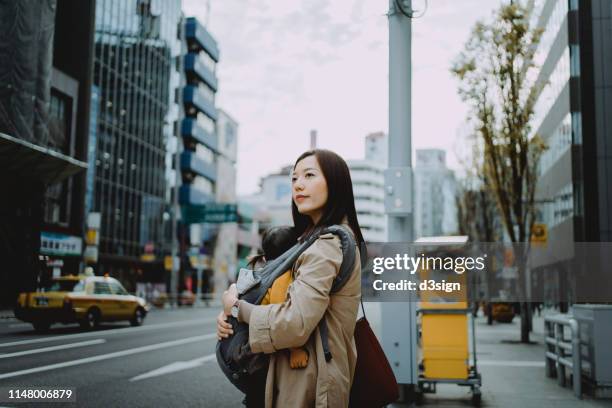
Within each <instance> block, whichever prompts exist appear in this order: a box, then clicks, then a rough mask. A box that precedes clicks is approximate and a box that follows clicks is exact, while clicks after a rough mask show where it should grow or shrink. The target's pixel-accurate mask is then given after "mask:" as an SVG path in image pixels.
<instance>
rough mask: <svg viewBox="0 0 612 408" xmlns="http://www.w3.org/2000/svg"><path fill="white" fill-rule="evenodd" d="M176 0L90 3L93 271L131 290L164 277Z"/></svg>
mask: <svg viewBox="0 0 612 408" xmlns="http://www.w3.org/2000/svg"><path fill="white" fill-rule="evenodd" d="M180 13H181V1H180V0H170V1H164V2H154V1H151V0H131V1H125V0H98V1H97V2H96V14H95V15H96V18H95V39H94V68H93V73H94V76H93V82H94V86H95V87H96V91H97V93H98V94H99V111H98V115H97V118H95V126H92V133H91V134H90V137H91V138H94V139H95V142H94V143H95V146H96V150H95V163H91V166H92V171H93V172H94V187H93V196H92V197H91V203H92V204H91V211H92V212H94V213H100V214H101V226H100V242H99V258H98V262H97V267H96V273H109V274H111V275H113V276H115V277H117V278H119V279H120V280H121V281H122V282H123V283H124V284H125V285H126V287H127V288H128V290H133V289H134V287H135V282H136V280H141V279H145V280H147V281H155V280H161V279H164V270H163V261H162V260H163V254H164V246H163V244H164V233H163V232H164V222H165V221H166V219H167V217H164V212H165V211H166V209H167V204H166V190H167V186H166V176H165V159H166V141H167V140H168V139H170V138H171V137H172V131H173V125H174V122H175V121H176V120H177V118H178V109H177V108H176V106H175V88H176V87H177V86H178V80H179V73H178V71H177V69H176V63H175V62H176V58H177V57H178V56H179V54H180V41H179V40H178V32H177V30H178V27H179V22H180V19H181V14H180Z"/></svg>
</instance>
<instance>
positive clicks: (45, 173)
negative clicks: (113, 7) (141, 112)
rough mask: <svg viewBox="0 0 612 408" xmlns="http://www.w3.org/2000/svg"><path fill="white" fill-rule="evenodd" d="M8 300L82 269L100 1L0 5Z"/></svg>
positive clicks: (3, 300)
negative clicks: (96, 6)
mask: <svg viewBox="0 0 612 408" xmlns="http://www.w3.org/2000/svg"><path fill="white" fill-rule="evenodd" d="M0 9H1V12H0V16H1V17H0V20H1V21H0V38H2V42H1V43H0V186H2V192H3V194H2V196H3V198H2V200H0V258H1V259H2V267H1V268H0V306H8V307H11V306H13V304H14V301H15V298H16V296H17V294H18V293H19V292H21V291H30V290H33V289H35V288H36V287H37V286H40V285H45V284H46V283H48V282H49V279H50V278H51V277H53V276H58V275H61V274H67V273H78V272H79V271H80V268H81V255H82V244H83V243H82V236H83V228H84V225H83V219H84V211H85V209H84V202H85V187H86V184H85V183H86V169H87V148H88V132H89V129H88V126H89V115H90V93H91V89H92V86H91V81H92V79H91V72H92V41H93V27H94V2H93V1H92V0H83V1H76V0H57V1H55V0H53V1H47V2H39V1H30V0H24V1H21V2H20V6H19V7H17V6H16V4H15V3H14V2H4V3H3V4H2V5H0Z"/></svg>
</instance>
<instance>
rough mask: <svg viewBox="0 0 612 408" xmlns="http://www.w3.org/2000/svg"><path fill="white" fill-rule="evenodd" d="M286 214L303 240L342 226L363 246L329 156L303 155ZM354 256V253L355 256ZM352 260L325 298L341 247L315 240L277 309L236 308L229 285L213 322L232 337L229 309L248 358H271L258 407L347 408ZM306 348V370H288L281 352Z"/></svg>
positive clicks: (338, 167)
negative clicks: (244, 336) (244, 327)
mask: <svg viewBox="0 0 612 408" xmlns="http://www.w3.org/2000/svg"><path fill="white" fill-rule="evenodd" d="M291 183H292V204H291V207H292V214H293V222H294V225H295V229H296V231H297V233H298V235H299V236H300V239H301V240H302V239H304V238H306V237H307V236H309V235H310V234H312V233H314V232H315V231H316V230H318V229H319V228H324V227H325V226H329V225H334V224H344V225H346V226H348V227H349V228H350V230H352V232H353V235H354V236H355V240H356V241H357V243H358V246H359V245H363V244H365V243H364V240H363V236H362V234H361V230H360V228H359V223H358V222H357V212H356V211H355V200H354V197H353V186H352V182H351V176H350V173H349V169H348V166H347V165H346V162H345V161H344V160H343V159H342V158H341V157H340V156H338V155H337V154H335V153H333V152H331V151H328V150H320V149H316V150H311V151H307V152H305V153H304V154H302V155H301V156H300V157H299V158H298V159H297V161H296V162H295V165H294V167H293V174H292V179H291ZM358 250H359V249H358ZM359 259H360V257H359V252H357V257H356V259H355V265H354V267H353V271H352V273H351V276H350V278H349V280H348V281H347V283H346V284H345V285H344V286H343V287H342V289H341V290H340V291H338V292H337V293H334V294H331V295H330V290H331V286H332V283H333V281H334V278H335V277H336V275H337V273H338V271H339V269H340V265H341V263H342V249H341V246H340V239H339V238H338V237H337V236H336V235H333V234H324V235H321V236H320V237H319V238H318V239H317V240H316V241H315V243H314V244H312V245H311V246H310V247H309V248H308V249H307V250H306V251H304V253H302V254H301V255H300V256H299V257H298V259H297V261H296V262H295V264H294V266H293V271H294V275H295V276H294V281H293V283H292V284H291V285H290V286H289V288H288V290H287V298H286V299H285V302H284V303H280V304H271V305H252V304H249V303H247V302H245V301H243V300H240V301H238V298H237V291H236V288H235V286H234V285H232V286H231V287H230V288H229V289H228V290H227V291H226V292H225V293H224V294H223V308H224V310H223V311H222V312H221V313H220V314H219V317H218V318H217V335H218V337H219V338H222V337H227V336H229V335H231V334H232V330H231V325H229V323H227V322H226V316H227V315H229V314H230V312H231V308H232V307H233V306H237V307H238V319H239V320H240V321H243V322H246V323H248V324H249V344H250V346H251V350H252V351H253V352H256V353H257V352H263V353H266V354H270V365H269V369H268V375H267V378H266V387H265V407H266V408H272V407H334V408H335V407H346V406H348V402H349V393H350V388H351V384H352V381H353V374H354V372H355V363H356V360H357V355H356V349H355V341H354V338H353V333H354V330H355V321H356V320H357V310H358V306H359V299H360V297H361V264H360V261H359ZM323 317H325V319H326V322H327V326H328V332H329V333H328V342H329V350H330V352H331V355H332V359H331V360H330V361H326V360H325V356H324V354H323V347H322V345H321V336H320V333H319V329H318V327H317V326H318V324H319V322H320V320H321V319H322V318H323ZM302 346H303V347H305V348H306V350H307V351H308V354H309V356H310V358H309V359H308V362H307V365H306V367H305V368H302V369H299V370H295V369H291V368H290V365H289V355H288V353H287V351H286V349H289V348H292V347H302Z"/></svg>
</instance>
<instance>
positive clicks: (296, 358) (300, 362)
mask: <svg viewBox="0 0 612 408" xmlns="http://www.w3.org/2000/svg"><path fill="white" fill-rule="evenodd" d="M289 365H290V366H291V368H305V367H306V366H307V365H308V350H306V349H305V348H292V349H291V350H289Z"/></svg>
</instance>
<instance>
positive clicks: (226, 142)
mask: <svg viewBox="0 0 612 408" xmlns="http://www.w3.org/2000/svg"><path fill="white" fill-rule="evenodd" d="M217 140H218V144H217V148H218V152H219V155H218V156H217V188H216V195H215V198H216V201H217V202H218V203H230V204H234V203H236V201H237V197H236V161H237V159H238V157H237V153H238V122H236V120H234V119H233V118H232V117H231V116H230V115H229V114H228V113H227V112H225V111H224V110H221V109H219V110H218V119H217ZM237 268H238V223H236V222H231V223H222V224H220V225H219V229H218V232H217V237H216V241H215V246H214V253H213V271H214V276H213V289H214V291H215V293H217V294H220V293H221V292H222V291H223V290H224V289H225V288H226V287H227V284H228V282H230V281H233V279H234V278H235V271H236V270H237Z"/></svg>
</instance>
